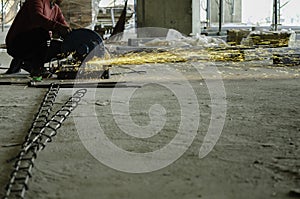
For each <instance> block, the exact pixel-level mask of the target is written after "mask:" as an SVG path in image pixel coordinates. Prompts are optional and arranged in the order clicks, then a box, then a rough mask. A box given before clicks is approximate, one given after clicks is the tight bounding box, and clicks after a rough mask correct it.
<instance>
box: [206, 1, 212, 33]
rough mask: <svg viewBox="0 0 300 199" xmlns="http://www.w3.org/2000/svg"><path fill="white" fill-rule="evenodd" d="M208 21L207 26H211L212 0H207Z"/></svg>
mask: <svg viewBox="0 0 300 199" xmlns="http://www.w3.org/2000/svg"><path fill="white" fill-rule="evenodd" d="M206 4H207V5H206V23H207V28H209V27H210V12H211V10H210V9H211V4H210V0H207V1H206Z"/></svg>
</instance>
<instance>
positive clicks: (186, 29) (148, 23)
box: [137, 0, 192, 35]
mask: <svg viewBox="0 0 300 199" xmlns="http://www.w3.org/2000/svg"><path fill="white" fill-rule="evenodd" d="M137 26H138V27H139V28H140V27H163V28H173V29H176V30H178V31H179V32H181V33H184V34H186V35H188V34H190V33H191V32H192V0H137Z"/></svg>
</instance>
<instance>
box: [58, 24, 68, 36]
mask: <svg viewBox="0 0 300 199" xmlns="http://www.w3.org/2000/svg"><path fill="white" fill-rule="evenodd" d="M71 30H72V29H71V28H70V27H68V26H65V25H58V26H57V27H56V31H57V32H58V34H59V36H61V37H62V38H64V37H65V36H66V35H67V34H69V33H70V32H71Z"/></svg>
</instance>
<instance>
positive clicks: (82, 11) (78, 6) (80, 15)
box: [60, 0, 93, 28]
mask: <svg viewBox="0 0 300 199" xmlns="http://www.w3.org/2000/svg"><path fill="white" fill-rule="evenodd" d="M92 5H93V0H72V1H64V2H63V3H62V4H61V6H60V7H61V9H62V12H63V14H64V16H65V18H66V20H67V21H68V23H69V24H70V26H71V27H72V28H82V27H87V26H89V25H90V24H92V21H93V17H92V13H93V7H92Z"/></svg>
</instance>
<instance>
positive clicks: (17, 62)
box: [5, 58, 23, 74]
mask: <svg viewBox="0 0 300 199" xmlns="http://www.w3.org/2000/svg"><path fill="white" fill-rule="evenodd" d="M22 62H23V61H22V60H21V59H17V58H13V59H12V60H11V62H10V65H9V69H8V70H7V71H6V72H5V74H14V73H19V72H20V71H21V65H22Z"/></svg>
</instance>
